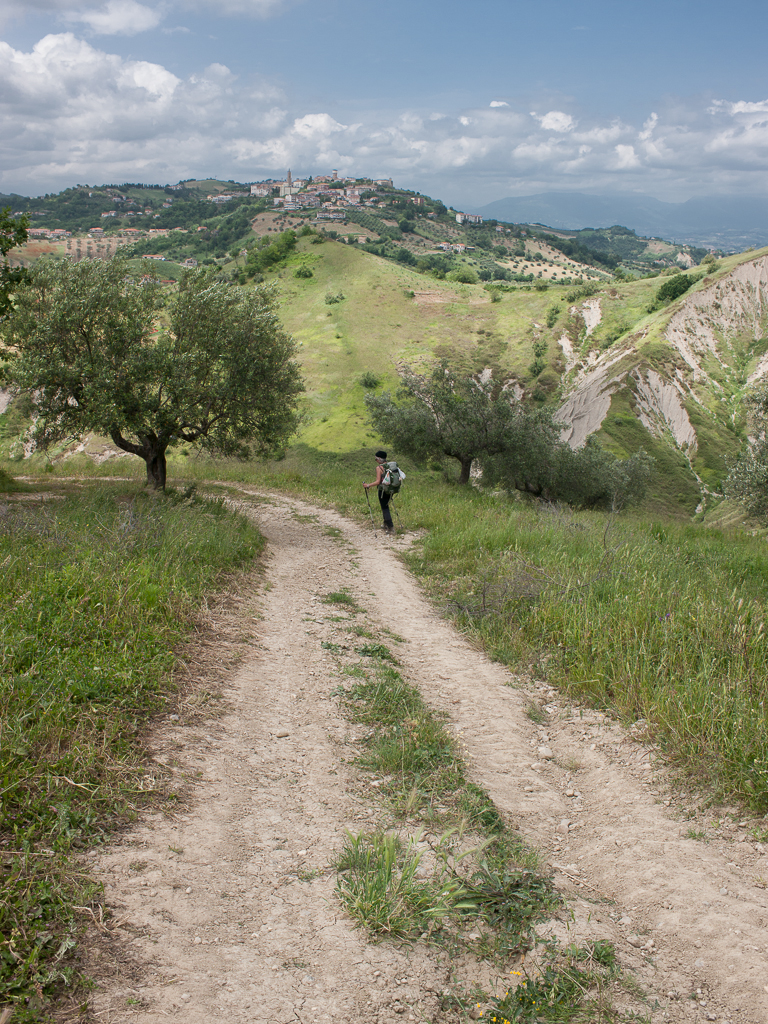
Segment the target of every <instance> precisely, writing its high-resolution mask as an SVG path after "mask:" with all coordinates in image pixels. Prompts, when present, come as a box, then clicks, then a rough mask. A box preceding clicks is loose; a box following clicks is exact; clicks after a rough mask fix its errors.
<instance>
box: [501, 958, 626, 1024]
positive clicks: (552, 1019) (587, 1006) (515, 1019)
mask: <svg viewBox="0 0 768 1024" xmlns="http://www.w3.org/2000/svg"><path fill="white" fill-rule="evenodd" d="M617 973H618V972H617V968H616V951H615V949H614V947H613V945H612V943H610V942H608V941H606V940H604V939H601V940H598V941H597V942H595V943H594V944H590V945H586V946H581V947H574V946H567V947H566V948H564V949H562V948H561V947H559V946H558V944H557V942H555V941H551V942H550V943H549V944H548V945H547V948H546V951H545V954H544V956H543V958H542V961H541V962H540V963H539V964H538V965H537V967H536V968H534V970H532V971H530V970H524V971H513V972H512V975H513V978H514V976H515V975H517V976H518V977H519V978H520V981H519V982H518V983H517V984H516V985H512V986H510V988H509V990H508V991H507V992H506V993H505V994H504V995H503V996H502V997H501V998H496V999H494V1000H493V1002H492V1009H491V1008H489V1011H488V1018H489V1019H490V1020H491V1021H496V1022H497V1024H569V1022H574V1024H575V1022H586V1021H589V1022H591V1024H599V1022H605V1024H608V1022H610V1021H614V1020H615V1019H616V1014H615V1011H614V1010H613V1008H612V1007H610V1005H608V1004H606V1003H605V1002H604V1001H603V1000H602V999H601V995H602V990H603V988H604V986H605V985H606V983H607V982H610V981H611V980H612V979H613V978H614V977H615V976H616V974H617Z"/></svg>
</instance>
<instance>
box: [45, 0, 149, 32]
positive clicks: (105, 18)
mask: <svg viewBox="0 0 768 1024" xmlns="http://www.w3.org/2000/svg"><path fill="white" fill-rule="evenodd" d="M162 18H163V12H162V9H161V8H160V7H156V8H154V9H153V8H151V7H147V6H146V5H145V4H140V3H137V0H108V3H106V4H104V6H103V7H100V8H96V9H94V10H82V11H73V12H71V13H66V14H65V19H66V20H67V21H73V22H83V23H84V24H86V25H87V26H88V27H89V28H90V29H91V31H92V32H93V33H94V34H95V35H102V36H117V35H123V36H133V35H137V34H138V33H139V32H146V31H147V30H148V29H152V28H156V27H157V26H158V25H159V24H160V22H161V21H162Z"/></svg>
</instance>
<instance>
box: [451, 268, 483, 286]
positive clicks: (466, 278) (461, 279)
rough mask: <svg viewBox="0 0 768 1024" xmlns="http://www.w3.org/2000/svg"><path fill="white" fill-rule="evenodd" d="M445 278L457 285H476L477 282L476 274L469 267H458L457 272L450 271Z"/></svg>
mask: <svg viewBox="0 0 768 1024" xmlns="http://www.w3.org/2000/svg"><path fill="white" fill-rule="evenodd" d="M446 278H447V279H448V280H449V281H455V282H456V283H457V284H477V282H478V276H477V273H476V272H475V271H474V270H473V269H472V268H471V267H459V268H458V269H457V270H452V271H450V273H448V274H446Z"/></svg>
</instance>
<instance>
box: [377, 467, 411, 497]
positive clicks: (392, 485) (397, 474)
mask: <svg viewBox="0 0 768 1024" xmlns="http://www.w3.org/2000/svg"><path fill="white" fill-rule="evenodd" d="M403 480H405V473H404V472H403V471H402V469H399V468H398V465H397V463H396V462H385V463H384V476H383V477H382V478H381V484H380V486H381V490H382V492H383V493H384V494H398V493H399V492H400V485H401V484H402V482H403Z"/></svg>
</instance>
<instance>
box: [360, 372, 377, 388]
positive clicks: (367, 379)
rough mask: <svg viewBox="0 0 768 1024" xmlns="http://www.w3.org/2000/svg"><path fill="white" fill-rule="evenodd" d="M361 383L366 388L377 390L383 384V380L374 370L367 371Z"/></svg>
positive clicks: (361, 378)
mask: <svg viewBox="0 0 768 1024" xmlns="http://www.w3.org/2000/svg"><path fill="white" fill-rule="evenodd" d="M360 383H361V384H362V385H363V387H364V388H370V389H373V388H377V387H378V386H379V384H381V379H380V378H379V377H378V376H377V375H376V374H375V373H374V372H373V370H366V371H365V373H364V374H362V376H361V377H360Z"/></svg>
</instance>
